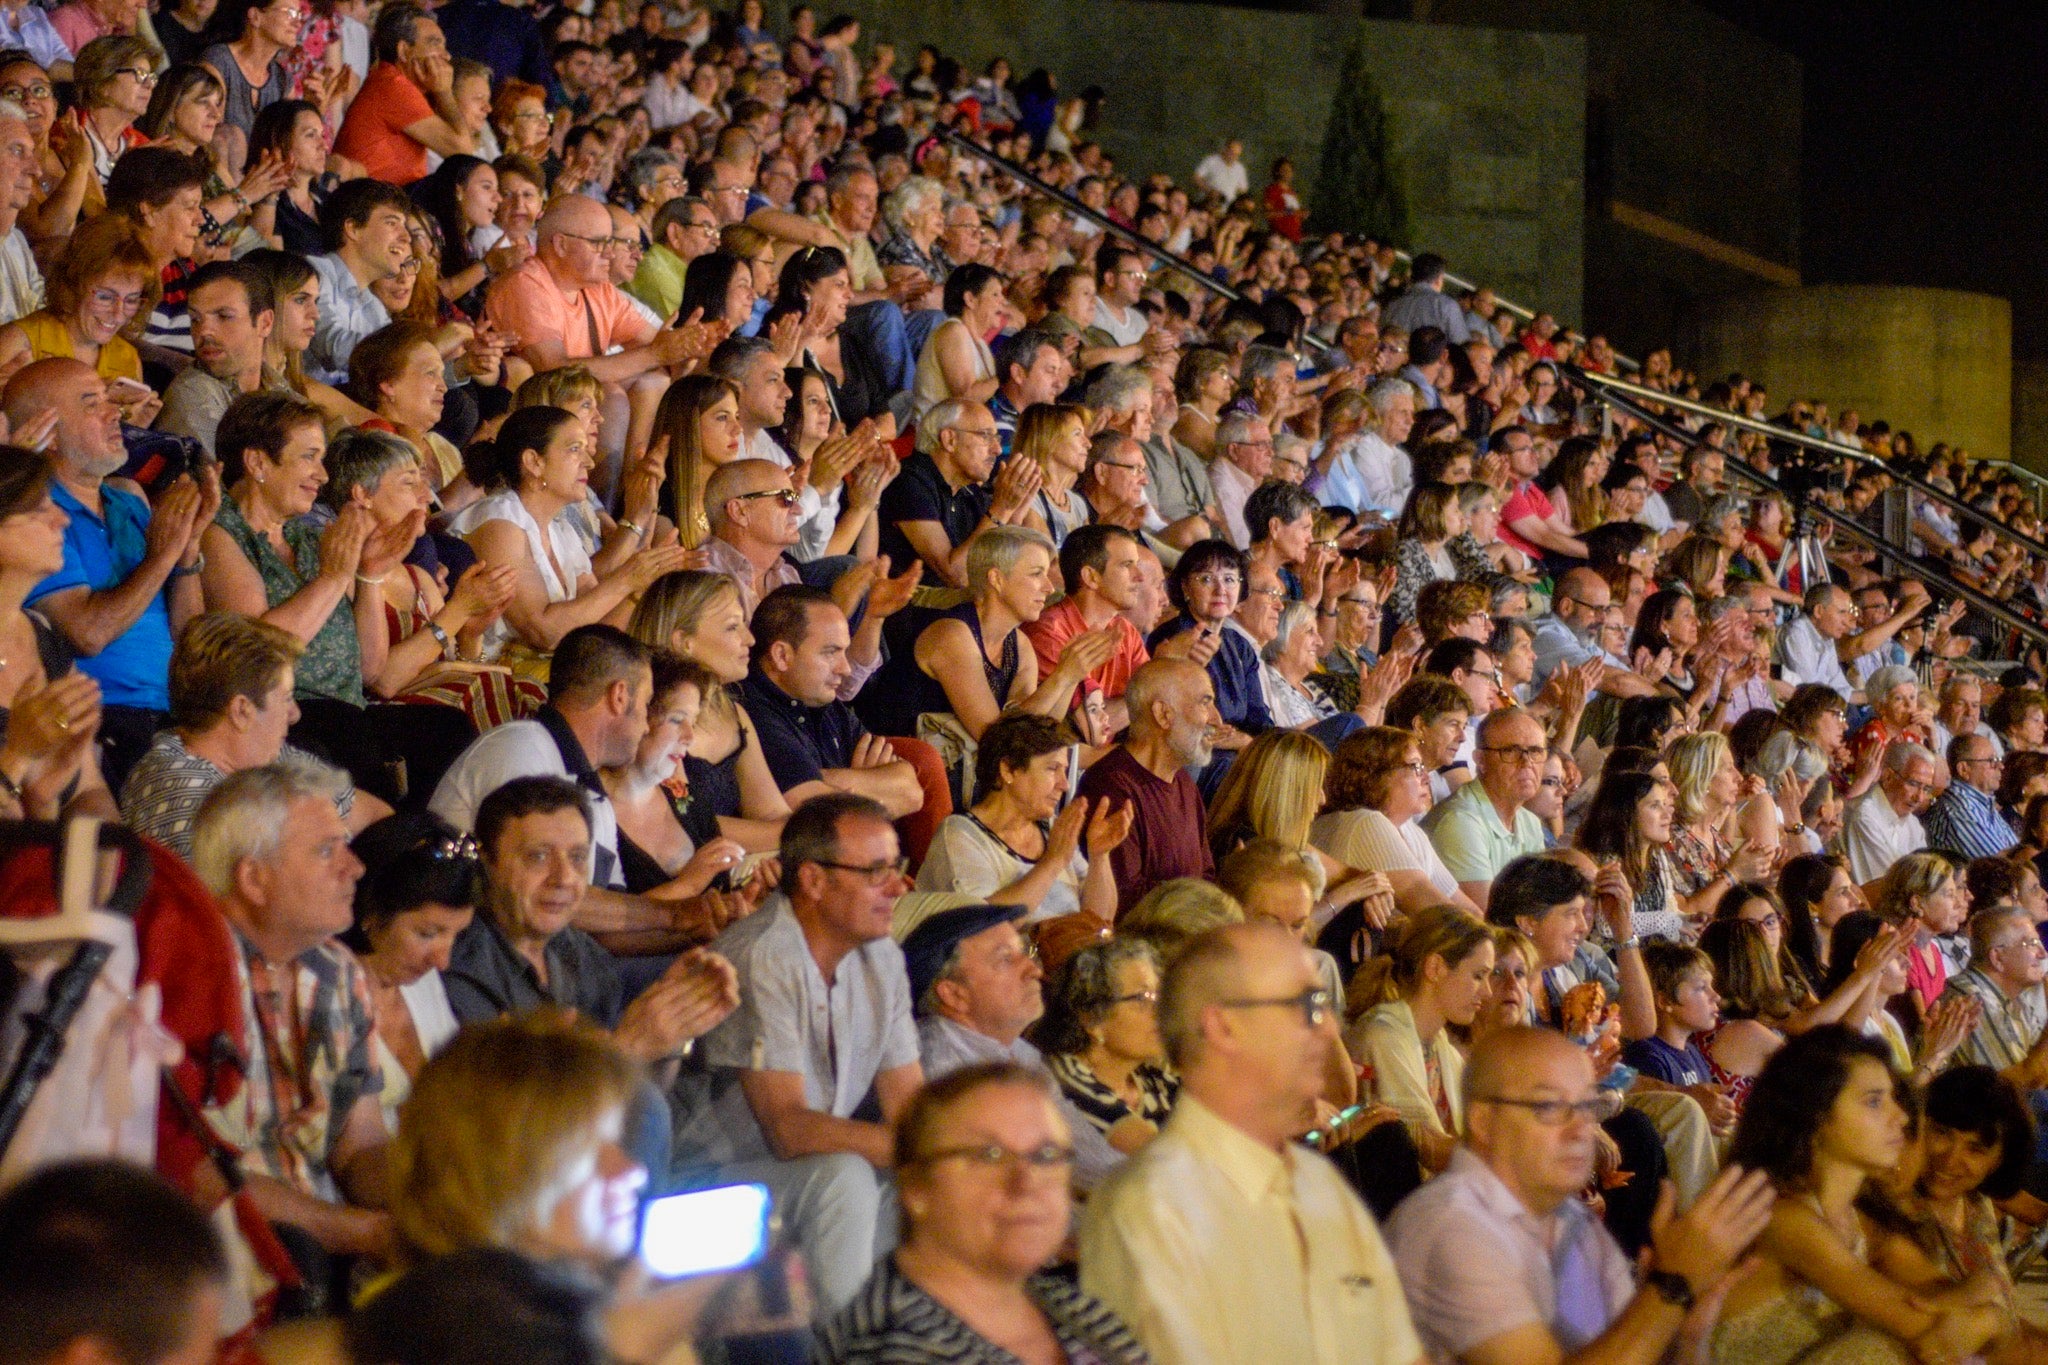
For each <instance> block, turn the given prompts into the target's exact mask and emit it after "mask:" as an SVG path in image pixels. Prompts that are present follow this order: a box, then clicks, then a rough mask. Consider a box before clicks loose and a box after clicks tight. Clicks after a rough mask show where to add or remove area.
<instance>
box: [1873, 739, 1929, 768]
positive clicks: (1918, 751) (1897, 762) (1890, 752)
mask: <svg viewBox="0 0 2048 1365" xmlns="http://www.w3.org/2000/svg"><path fill="white" fill-rule="evenodd" d="M1916 758H1917V759H1919V760H1920V761H1921V762H1923V763H1927V764H1931V765H1933V766H1934V767H1936V768H1939V767H1940V766H1941V760H1940V759H1938V758H1936V757H1935V756H1934V750H1932V749H1930V748H1928V747H1927V746H1926V745H1924V744H1912V743H1907V742H1904V741H1894V742H1893V744H1892V746H1891V747H1890V748H1889V749H1886V750H1885V751H1884V768H1885V771H1886V772H1891V773H1902V772H1904V771H1906V765H1907V764H1908V763H1911V762H1912V761H1913V760H1914V759H1916Z"/></svg>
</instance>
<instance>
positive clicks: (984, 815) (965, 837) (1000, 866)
mask: <svg viewBox="0 0 2048 1365" xmlns="http://www.w3.org/2000/svg"><path fill="white" fill-rule="evenodd" d="M1074 743H1075V739H1074V734H1073V732H1072V731H1071V730H1070V729H1068V728H1067V725H1066V723H1065V722H1064V721H1060V720H1055V719H1053V718H1051V717H1048V716H1038V715H1033V714H1031V713H1029V712H1016V713H1012V714H1010V715H1007V716H1003V717H1001V718H999V719H998V720H996V721H995V722H994V723H993V724H991V725H990V726H989V728H988V729H987V730H985V731H983V732H982V737H981V742H980V744H979V745H978V746H977V747H976V750H975V756H974V762H975V789H976V790H978V791H979V792H980V793H981V799H980V800H979V801H977V802H975V803H974V805H973V806H972V807H970V808H969V809H968V810H967V811H965V812H963V813H961V814H958V815H950V816H948V817H946V819H945V820H944V821H943V822H942V823H941V824H940V825H939V827H938V832H937V833H936V835H935V836H934V837H933V839H932V845H931V850H930V852H929V853H928V854H926V856H925V861H924V865H923V866H922V867H921V868H919V869H918V874H917V889H918V890H920V891H951V892H956V893H959V894H961V895H965V896H971V897H973V898H974V899H976V900H984V901H991V902H994V903H996V904H1000V905H1015V906H1018V907H1021V911H1022V914H1023V915H1024V916H1025V918H1026V920H1027V922H1030V923H1036V922H1039V921H1043V920H1048V919H1055V918H1058V917H1060V916H1063V915H1070V914H1073V913H1075V912H1076V911H1081V912H1085V913H1088V914H1092V915H1095V916H1096V917H1097V918H1099V919H1101V920H1102V921H1104V922H1105V923H1106V922H1109V921H1112V920H1114V919H1115V918H1116V908H1117V884H1116V880H1115V878H1114V875H1113V869H1112V864H1111V855H1112V854H1113V852H1114V850H1115V849H1116V848H1117V847H1118V846H1119V845H1120V844H1121V843H1122V841H1123V839H1124V838H1125V837H1127V835H1128V834H1129V831H1130V828H1131V824H1132V821H1133V819H1134V818H1135V810H1134V808H1133V807H1131V806H1130V805H1129V804H1128V803H1126V804H1125V805H1123V806H1122V807H1120V808H1119V807H1117V806H1115V805H1113V804H1111V803H1109V802H1108V801H1107V799H1105V800H1104V802H1102V803H1098V804H1097V805H1096V806H1095V808H1094V810H1093V812H1092V814H1091V811H1090V803H1089V802H1088V801H1087V800H1086V799H1085V798H1077V799H1075V800H1073V801H1071V802H1067V803H1066V804H1065V805H1064V807H1063V806H1062V799H1063V798H1064V797H1065V795H1066V791H1067V783H1068V781H1069V774H1070V772H1071V770H1072V763H1073V746H1074ZM1084 846H1085V850H1086V851H1085V854H1084V852H1083V849H1084Z"/></svg>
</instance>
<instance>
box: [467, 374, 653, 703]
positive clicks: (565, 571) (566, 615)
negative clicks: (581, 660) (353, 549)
mask: <svg viewBox="0 0 2048 1365" xmlns="http://www.w3.org/2000/svg"><path fill="white" fill-rule="evenodd" d="M595 455H596V449H595V447H594V446H593V445H592V443H591V441H590V437H589V435H588V433H586V432H585V431H584V429H583V424H582V423H581V422H579V421H577V420H576V419H575V417H573V416H571V415H570V414H569V413H567V412H565V411H563V410H562V409H561V408H554V407H537V408H521V409H520V410H519V411H517V412H515V413H513V414H512V415H511V416H510V417H508V418H506V419H505V424H504V426H502V427H500V428H499V429H498V438H497V440H496V441H495V442H494V443H493V444H492V448H491V450H490V453H489V455H488V456H487V457H486V460H485V462H484V463H485V465H486V471H485V472H486V478H487V481H489V482H491V483H492V484H493V485H494V486H495V487H496V490H497V491H495V492H493V493H491V494H489V495H488V496H486V497H484V498H483V499H481V500H480V501H478V502H475V503H473V504H471V505H470V506H469V507H468V508H466V509H464V511H463V513H462V515H461V516H460V517H458V518H457V519H456V520H455V521H454V522H451V523H450V526H451V529H455V530H459V531H462V532H464V534H465V538H466V539H467V540H468V541H469V544H470V546H471V548H473V549H474V550H475V551H476V555H477V560H478V562H479V563H480V564H482V565H486V566H498V565H504V566H508V567H510V568H511V569H512V570H513V573H514V586H513V589H512V600H511V602H510V603H509V604H508V605H507V606H506V608H505V614H504V615H503V616H502V617H500V618H499V620H498V621H497V622H496V623H495V624H494V625H492V626H491V628H490V629H489V630H488V631H486V632H485V634H484V640H483V657H484V658H485V659H486V660H495V659H497V658H498V657H499V656H500V655H501V654H502V653H504V652H505V650H506V648H507V647H508V646H517V649H516V650H515V658H514V659H512V660H508V662H511V663H512V664H513V671H514V672H524V673H525V674H526V675H527V676H536V677H538V676H545V665H544V664H543V663H541V662H539V661H540V660H542V659H543V658H544V656H546V655H548V654H549V653H550V652H552V651H553V649H554V647H555V642H556V641H558V640H560V639H561V638H562V637H563V636H564V635H566V634H568V633H569V632H570V631H572V630H574V629H575V628H576V627H578V626H584V625H591V624H593V623H595V622H599V621H606V620H608V619H611V618H614V617H616V618H619V619H616V620H613V621H612V623H613V624H621V623H622V621H623V618H624V617H625V616H626V614H627V611H628V610H629V603H630V602H631V601H632V599H633V598H635V597H637V596H639V594H641V593H643V592H645V591H646V590H647V587H648V585H649V584H651V583H652V582H654V580H656V579H657V578H660V577H661V576H662V575H663V574H665V573H669V572H671V571H672V570H675V569H679V568H681V567H682V566H683V561H684V557H685V552H684V551H683V550H682V548H681V547H679V546H676V545H666V546H655V547H650V548H642V535H641V534H640V532H641V531H644V530H645V528H637V529H636V530H627V529H626V528H623V527H621V528H619V529H618V530H617V531H615V533H614V534H613V535H612V536H611V537H610V538H608V539H607V540H606V541H605V544H604V546H603V547H602V548H601V549H600V550H599V552H598V553H597V554H596V555H594V556H593V555H592V554H590V553H589V551H588V550H587V549H586V548H585V547H584V543H583V540H582V538H581V537H580V536H578V535H577V533H576V531H575V528H574V527H573V525H571V524H570V523H569V522H568V521H566V520H564V519H563V518H562V516H561V514H562V512H563V511H564V510H566V509H568V508H570V507H573V506H575V505H577V504H579V503H581V502H582V501H583V495H584V491H585V490H586V489H587V488H588V487H589V486H590V469H591V465H592V463H593V461H594V459H595Z"/></svg>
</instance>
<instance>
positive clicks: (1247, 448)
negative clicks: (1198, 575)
mask: <svg viewBox="0 0 2048 1365" xmlns="http://www.w3.org/2000/svg"><path fill="white" fill-rule="evenodd" d="M1272 473H1273V433H1272V429H1271V428H1270V427H1268V426H1267V424H1266V420H1265V419H1264V418H1263V417H1260V416H1258V415H1256V414H1247V413H1242V412H1230V413H1227V414H1225V416H1224V417H1223V420H1222V421H1220V422H1218V423H1217V424H1216V458H1215V459H1213V460H1211V461H1210V462H1209V482H1210V484H1211V485H1212V486H1213V487H1214V489H1215V491H1216V507H1217V510H1218V511H1219V512H1221V513H1222V516H1223V530H1222V536H1223V539H1225V540H1227V541H1229V542H1230V544H1231V545H1233V546H1235V547H1237V548H1238V549H1240V550H1242V549H1245V548H1248V547H1249V546H1250V545H1251V531H1250V528H1249V527H1247V526H1246V524H1245V503H1246V502H1247V500H1249V499H1250V497H1251V495H1252V491H1253V490H1254V489H1256V488H1257V487H1258V486H1259V485H1260V484H1261V483H1264V482H1265V481H1266V480H1267V479H1269V478H1271V477H1272Z"/></svg>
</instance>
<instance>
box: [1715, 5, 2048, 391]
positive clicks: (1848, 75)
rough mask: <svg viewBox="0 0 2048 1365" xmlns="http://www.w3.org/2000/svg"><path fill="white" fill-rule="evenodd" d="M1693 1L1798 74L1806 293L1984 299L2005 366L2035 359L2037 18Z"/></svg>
mask: <svg viewBox="0 0 2048 1365" xmlns="http://www.w3.org/2000/svg"><path fill="white" fill-rule="evenodd" d="M1700 2H1701V3H1702V4H1703V7H1704V8H1706V9H1708V10H1711V11H1713V12H1714V13H1717V14H1719V15H1721V16H1722V17H1723V18H1725V19H1728V20H1729V21H1731V22H1733V23H1735V24H1738V25H1740V26H1741V27H1742V28H1744V29H1746V30H1748V31H1749V32H1751V33H1754V34H1756V35H1757V36H1758V37H1761V38H1764V39H1765V40H1767V41H1769V42H1771V43H1774V44H1776V45H1777V46H1779V47H1781V48H1783V49H1785V50H1786V51H1787V52H1789V53H1791V54H1792V55H1793V56H1795V57H1797V58H1798V59H1799V60H1800V61H1801V62H1802V63H1804V65H1805V127H1804V142H1805V148H1804V153H1805V154H1804V167H1803V172H1802V178H1803V193H1802V196H1801V199H1802V203H1801V215H1800V218H1801V244H1800V257H1801V259H1800V262H1799V267H1800V271H1801V273H1802V275H1803V276H1804V277H1805V280H1806V282H1807V283H1809V284H1824V283H1848V284H1907V285H1930V286H1936V287H1941V288H1950V289H1968V290H1975V291H1978V292H1980V293H1986V294H1996V295H1999V296H2001V297H2004V298H2008V299H2010V300H2011V301H2012V305H2013V320H2012V322H2013V352H2014V359H2015V360H2019V359H2033V358H2039V357H2042V356H2044V355H2048V268H2044V266H2043V264H2042V255H2041V253H2042V244H2043V231H2042V229H2043V220H2044V217H2048V202H2044V201H2048V126H2044V123H2048V120H2044V117H2043V112H2042V109H2043V101H2042V93H2041V89H2040V85H2041V80H2040V77H2041V74H2042V73H2043V72H2044V71H2048V13H2044V12H2043V11H2042V10H2040V9H2039V8H2037V7H2034V6H2031V5H2020V4H1996V3H1986V2H1985V0H1949V3H1945V4H1940V5H1934V4H1911V5H1905V4H1893V5H1867V4H1840V3H1834V4H1830V3H1825V0H1700Z"/></svg>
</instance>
